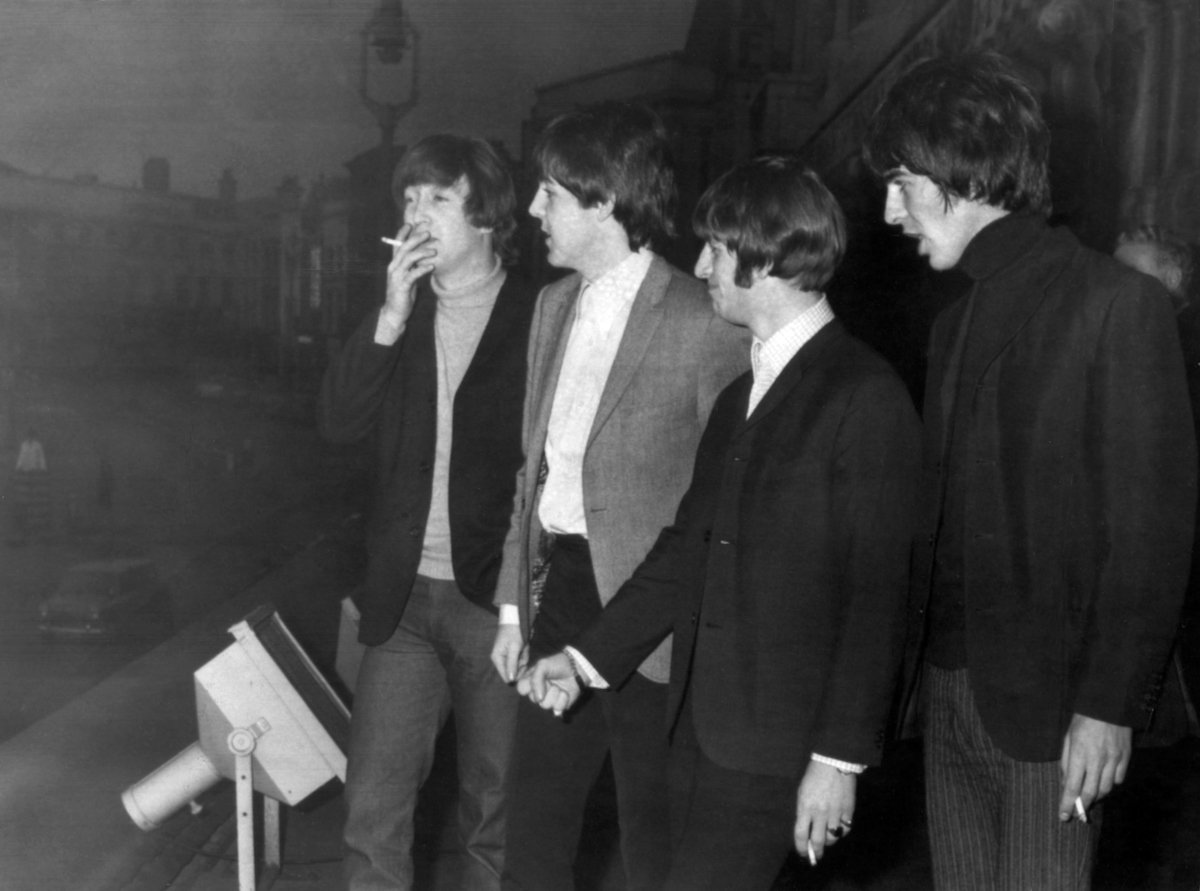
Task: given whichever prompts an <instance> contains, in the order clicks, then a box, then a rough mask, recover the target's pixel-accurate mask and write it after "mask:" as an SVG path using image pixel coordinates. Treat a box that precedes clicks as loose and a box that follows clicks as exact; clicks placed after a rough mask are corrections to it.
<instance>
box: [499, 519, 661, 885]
mask: <svg viewBox="0 0 1200 891" xmlns="http://www.w3.org/2000/svg"><path fill="white" fill-rule="evenodd" d="M600 610H601V605H600V596H599V594H598V593H597V591H596V582H595V576H594V575H593V573H592V565H591V558H590V555H589V554H588V550H587V545H586V542H584V541H583V540H582V539H578V538H574V537H568V538H567V540H566V541H563V540H562V539H560V540H559V542H558V543H557V544H556V546H555V550H554V555H553V557H552V558H551V561H550V567H549V572H548V575H547V577H546V587H545V590H544V592H543V595H542V603H541V607H540V609H539V612H538V616H537V618H536V619H535V622H534V627H533V632H532V637H531V641H530V650H531V654H532V655H531V658H537V657H539V656H541V655H546V654H547V653H551V652H555V651H557V650H558V649H560V648H561V647H562V645H563V643H565V642H566V641H568V640H569V639H570V638H571V637H572V636H573V635H574V634H575V633H577V632H578V631H579V630H580V629H582V628H583V627H585V626H586V624H587V623H588V622H589V621H591V620H592V619H594V618H595V617H596V616H598V615H599V614H600ZM666 696H667V688H666V685H665V684H656V683H653V682H651V681H648V680H646V679H645V678H643V677H641V676H640V675H634V676H633V677H632V678H630V679H629V680H628V681H627V682H626V683H625V684H624V685H623V686H622V687H621V688H620V689H615V690H604V691H595V692H591V691H585V693H584V695H583V697H581V699H580V701H579V702H578V703H577V704H576V705H575V707H574V708H572V709H571V710H570V711H568V712H567V714H566V715H565V716H564V717H562V718H555V717H554V715H553V714H551V713H550V712H547V711H543V710H542V709H541V708H539V707H538V706H535V705H533V704H532V703H530V702H528V701H526V700H522V702H521V705H520V707H519V709H518V713H517V740H516V746H515V751H514V755H513V768H512V774H511V781H512V785H511V791H510V793H509V808H508V813H509V818H508V844H507V850H506V854H505V868H504V883H503V887H504V888H505V889H508V891H517V889H520V891H570V889H571V888H573V887H574V884H575V883H574V877H573V865H574V862H575V857H576V852H577V850H578V848H579V842H580V838H579V837H580V832H581V829H582V826H583V815H584V807H585V805H586V803H587V797H588V793H589V791H590V790H591V788H592V786H593V784H594V783H595V781H596V778H597V776H598V775H599V773H600V770H601V768H602V767H603V765H604V759H605V756H606V755H607V756H611V758H612V769H613V778H614V781H615V784H616V792H617V819H618V821H619V823H620V839H621V860H622V863H623V865H624V867H625V877H626V888H627V889H628V891H651V889H654V891H656V889H659V888H661V887H662V883H663V880H664V878H665V876H666V872H667V865H668V861H669V850H668V844H669V836H668V831H667V788H666V760H667V735H666V727H665V726H664V725H665V718H666Z"/></svg>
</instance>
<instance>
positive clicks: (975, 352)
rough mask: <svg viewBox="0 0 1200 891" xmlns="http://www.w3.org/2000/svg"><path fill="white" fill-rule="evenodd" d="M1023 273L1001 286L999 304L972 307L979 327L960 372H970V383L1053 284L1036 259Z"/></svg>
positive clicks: (1037, 305)
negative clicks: (1021, 277)
mask: <svg viewBox="0 0 1200 891" xmlns="http://www.w3.org/2000/svg"><path fill="white" fill-rule="evenodd" d="M1034 270H1036V271H1034ZM1025 272H1026V274H1025V276H1024V277H1023V280H1017V281H1016V282H1014V283H1013V284H1012V285H1006V286H1005V292H1006V293H1005V296H1004V300H1003V302H1002V303H998V304H997V305H994V306H985V305H983V303H978V305H976V307H975V317H976V322H977V323H978V328H979V330H978V331H976V332H973V334H974V336H975V337H977V338H978V340H977V341H976V342H975V344H974V345H973V346H972V347H970V355H969V356H968V357H967V358H966V359H965V361H964V365H963V372H964V373H965V374H968V375H970V377H969V378H968V379H969V380H970V381H971V382H972V383H977V382H978V381H979V380H981V379H982V378H983V376H984V375H985V374H986V373H987V370H988V368H990V367H991V366H992V364H993V363H994V362H995V361H996V359H997V357H999V355H1000V354H1001V353H1003V352H1004V351H1005V350H1006V349H1007V348H1008V346H1009V344H1011V343H1012V341H1013V339H1014V338H1015V337H1016V336H1017V334H1018V333H1019V332H1020V331H1021V329H1022V328H1024V327H1025V325H1026V324H1027V323H1028V322H1029V320H1030V318H1032V317H1033V315H1034V313H1036V312H1037V310H1038V307H1040V306H1041V305H1042V302H1043V301H1044V300H1045V299H1046V293H1047V291H1048V290H1049V288H1050V287H1052V286H1053V280H1050V281H1046V280H1045V270H1044V269H1042V268H1041V265H1040V264H1038V263H1037V261H1036V258H1035V259H1034V261H1033V262H1032V263H1030V264H1029V265H1028V266H1027V267H1026V270H1025ZM1031 273H1032V274H1031ZM1037 275H1041V276H1042V281H1041V282H1039V283H1038V284H1035V282H1037V281H1038V279H1037V278H1036V277H1035V276H1037ZM1055 278H1057V276H1055ZM972 324H975V323H974V322H973V323H972ZM970 336H971V335H968V337H970Z"/></svg>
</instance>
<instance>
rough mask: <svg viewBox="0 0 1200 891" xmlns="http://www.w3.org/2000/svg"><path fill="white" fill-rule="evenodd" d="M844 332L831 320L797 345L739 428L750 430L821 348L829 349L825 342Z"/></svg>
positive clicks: (795, 382)
mask: <svg viewBox="0 0 1200 891" xmlns="http://www.w3.org/2000/svg"><path fill="white" fill-rule="evenodd" d="M844 333H845V329H844V328H843V327H842V323H841V322H840V321H838V320H837V319H834V320H833V321H832V322H830V323H829V324H828V325H826V326H825V327H824V328H822V329H821V330H820V331H818V332H817V333H816V334H814V335H813V336H812V338H810V339H809V341H808V343H806V344H804V346H802V347H800V350H799V352H797V353H796V355H794V356H792V358H791V361H789V362H788V364H787V365H785V366H784V368H783V371H781V372H780V373H779V377H777V378H775V381H774V383H772V384H771V387H770V389H768V390H767V392H766V393H764V394H763V398H762V399H760V400H759V403H758V405H756V406H755V407H754V411H753V412H752V413H751V414H750V417H748V418H746V420H745V422H744V423H743V424H742V425H741V431H742V432H745V431H747V430H749V429H751V428H752V427H753V426H754V425H755V424H757V423H758V422H759V421H761V420H762V419H763V418H765V417H766V416H767V415H769V414H770V413H771V412H773V411H774V410H775V409H776V408H778V407H779V404H780V403H781V402H783V400H784V399H785V398H786V397H787V395H788V394H789V393H790V392H791V391H792V390H793V389H795V388H796V387H797V386H799V384H800V381H801V380H802V379H803V378H804V372H805V371H807V370H808V369H809V368H811V367H812V366H813V363H814V362H816V361H817V360H818V359H820V357H821V355H822V354H823V353H824V352H825V350H826V349H828V348H829V345H830V344H832V343H833V342H835V341H836V340H837V339H838V338H840V337H842V336H843V335H844ZM752 386H753V384H750V385H749V386H748V387H747V388H746V397H747V399H748V398H749V396H750V388H751V387H752Z"/></svg>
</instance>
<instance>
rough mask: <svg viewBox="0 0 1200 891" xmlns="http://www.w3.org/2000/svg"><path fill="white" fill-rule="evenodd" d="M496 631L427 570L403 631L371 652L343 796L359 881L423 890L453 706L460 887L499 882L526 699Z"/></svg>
mask: <svg viewBox="0 0 1200 891" xmlns="http://www.w3.org/2000/svg"><path fill="white" fill-rule="evenodd" d="M495 637H496V618H495V616H493V615H492V614H491V613H489V612H487V611H485V610H482V609H480V608H479V607H477V606H475V605H474V604H473V603H471V602H470V601H468V600H467V599H466V598H465V597H463V595H462V594H461V593H460V592H459V590H458V587H457V586H456V585H455V584H454V583H453V582H449V581H440V580H436V579H427V578H424V577H421V576H418V577H417V581H416V583H415V584H414V585H413V591H412V595H411V596H410V598H409V601H408V605H407V606H406V607H405V610H404V616H403V618H402V619H401V621H400V625H399V626H398V627H397V628H396V631H395V633H393V634H392V636H391V638H389V639H388V640H387V642H386V643H383V644H380V645H379V646H377V647H369V648H368V649H367V652H366V653H365V654H364V656H363V661H362V665H361V667H360V668H359V673H358V680H357V683H356V689H355V695H354V712H353V717H352V718H351V722H350V752H349V762H348V765H347V771H346V788H345V793H344V796H343V798H344V801H345V805H346V811H347V813H346V826H345V830H344V841H345V848H346V857H345V875H346V884H347V886H348V887H349V888H351V889H355V891H358V889H364V891H366V889H370V891H377V889H378V891H383V889H410V888H412V885H413V862H412V844H413V815H414V811H415V809H416V804H417V793H418V792H419V790H420V789H421V786H422V785H423V784H424V782H425V780H426V778H427V777H428V776H429V772H430V770H431V769H432V767H433V755H434V746H435V743H436V741H437V736H438V732H439V731H440V730H441V729H442V725H443V724H444V723H445V721H446V718H447V716H448V715H449V713H450V711H451V709H453V711H454V723H455V735H456V739H457V743H458V750H457V753H456V754H457V762H458V784H459V799H458V831H459V841H460V846H461V847H460V850H459V851H458V852H457V853H458V855H459V856H458V862H459V867H458V870H457V874H456V879H455V883H454V885H453V887H455V888H461V889H464V891H494V889H496V888H498V887H499V885H500V871H501V869H502V867H503V853H504V831H505V829H504V818H505V802H504V790H505V786H506V785H507V772H508V767H509V763H510V756H511V747H512V738H513V733H514V731H515V723H516V714H517V695H516V693H515V692H514V691H513V690H512V688H510V687H509V686H508V685H507V684H505V683H504V682H503V681H502V680H501V679H500V676H499V674H498V673H497V672H496V669H495V668H494V667H493V666H492V663H491V645H492V642H493V641H494V640H495Z"/></svg>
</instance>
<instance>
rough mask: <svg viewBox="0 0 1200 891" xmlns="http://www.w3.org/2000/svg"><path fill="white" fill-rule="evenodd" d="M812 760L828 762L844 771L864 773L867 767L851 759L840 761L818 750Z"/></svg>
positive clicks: (822, 762) (821, 762)
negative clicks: (854, 762) (819, 752)
mask: <svg viewBox="0 0 1200 891" xmlns="http://www.w3.org/2000/svg"><path fill="white" fill-rule="evenodd" d="M812 760H813V761H816V762H818V763H820V764H828V765H829V766H830V767H833V768H835V769H837V770H839V771H841V772H842V773H854V774H858V773H862V772H863V771H864V770H866V769H867V765H865V764H853V763H851V762H849V761H838V760H837V759H836V758H827V757H826V756H825V755H818V754H817V753H816V752H813V754H812Z"/></svg>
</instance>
